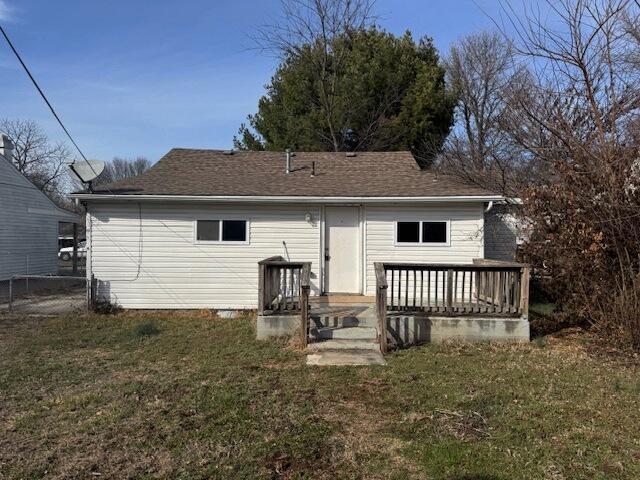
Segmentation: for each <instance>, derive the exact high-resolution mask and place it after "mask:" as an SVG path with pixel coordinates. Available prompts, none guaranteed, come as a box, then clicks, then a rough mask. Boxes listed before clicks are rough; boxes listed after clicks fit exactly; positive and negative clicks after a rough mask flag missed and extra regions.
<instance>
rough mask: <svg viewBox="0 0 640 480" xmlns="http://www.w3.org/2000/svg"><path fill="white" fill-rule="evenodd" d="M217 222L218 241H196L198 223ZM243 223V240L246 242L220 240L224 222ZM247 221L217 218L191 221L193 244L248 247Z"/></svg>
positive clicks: (233, 218) (236, 218)
mask: <svg viewBox="0 0 640 480" xmlns="http://www.w3.org/2000/svg"><path fill="white" fill-rule="evenodd" d="M215 221H217V222H219V225H218V238H219V239H220V240H198V222H215ZM233 221H237V222H245V238H246V240H243V241H240V240H223V239H222V224H223V223H224V222H233ZM249 223H250V221H249V219H248V218H238V217H227V216H217V217H215V218H213V217H212V218H196V219H194V220H193V243H194V244H196V245H249V243H250V242H249V240H250V239H249V232H250V228H249Z"/></svg>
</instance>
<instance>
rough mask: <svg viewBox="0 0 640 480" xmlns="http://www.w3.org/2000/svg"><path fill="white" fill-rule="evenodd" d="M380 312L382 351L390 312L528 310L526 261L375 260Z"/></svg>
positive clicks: (508, 313)
mask: <svg viewBox="0 0 640 480" xmlns="http://www.w3.org/2000/svg"><path fill="white" fill-rule="evenodd" d="M374 267H375V273H376V287H377V288H376V296H377V298H376V310H377V312H378V323H379V330H380V333H381V339H380V340H381V345H380V347H381V349H382V351H383V352H384V351H386V315H387V313H397V312H423V313H435V314H444V315H468V316H469V315H495V316H521V315H527V314H528V305H529V274H530V268H529V266H528V265H525V264H521V263H514V262H501V261H494V260H485V259H476V260H474V261H473V264H467V265H459V264H419V263H415V264H413V263H386V262H385V263H375V265H374Z"/></svg>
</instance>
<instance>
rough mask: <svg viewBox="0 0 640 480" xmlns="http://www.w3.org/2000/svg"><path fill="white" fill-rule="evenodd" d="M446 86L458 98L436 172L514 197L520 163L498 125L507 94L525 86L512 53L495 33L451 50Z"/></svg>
mask: <svg viewBox="0 0 640 480" xmlns="http://www.w3.org/2000/svg"><path fill="white" fill-rule="evenodd" d="M445 66H446V69H447V83H448V85H449V88H450V89H451V90H452V93H453V94H454V95H455V96H456V97H457V98H458V106H457V109H456V125H455V127H454V129H453V131H452V132H451V134H450V135H449V137H448V138H447V142H446V144H445V150H444V152H443V154H442V155H441V156H440V158H439V167H440V168H441V169H442V170H443V171H445V172H447V173H453V174H455V175H457V176H459V177H461V178H462V179H464V180H465V181H466V182H467V183H470V184H475V185H479V186H482V187H485V188H490V189H493V190H498V191H501V192H505V193H508V194H514V193H515V192H516V191H517V190H518V187H519V183H520V182H519V180H520V178H519V172H520V170H521V167H522V163H523V160H524V157H523V155H522V152H521V150H520V148H519V147H518V146H517V145H516V144H515V143H514V142H513V140H512V138H511V136H510V135H509V133H508V132H507V131H506V130H505V128H504V125H503V122H504V115H505V110H506V108H507V102H506V100H507V97H508V96H509V94H510V93H509V92H511V91H513V90H516V89H519V88H522V85H523V84H526V82H527V75H526V71H524V69H523V68H521V67H518V66H517V65H516V58H515V52H514V48H513V46H512V45H511V43H510V42H508V41H505V39H504V37H503V36H502V35H500V34H499V33H497V32H491V33H490V32H482V33H479V34H473V35H470V36H468V37H466V38H463V39H462V40H460V41H459V42H458V43H457V44H455V45H453V46H452V47H451V52H450V54H449V56H448V58H447V59H446V61H445Z"/></svg>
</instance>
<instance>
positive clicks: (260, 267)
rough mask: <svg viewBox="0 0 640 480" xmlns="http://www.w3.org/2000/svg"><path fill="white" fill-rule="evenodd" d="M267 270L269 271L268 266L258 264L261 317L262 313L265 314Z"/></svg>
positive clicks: (259, 312)
mask: <svg viewBox="0 0 640 480" xmlns="http://www.w3.org/2000/svg"><path fill="white" fill-rule="evenodd" d="M266 270H267V266H266V265H264V264H262V263H260V264H258V314H259V315H261V314H262V313H264V305H265V301H264V297H265V294H266V288H265V287H266V285H265V281H266V274H265V273H266Z"/></svg>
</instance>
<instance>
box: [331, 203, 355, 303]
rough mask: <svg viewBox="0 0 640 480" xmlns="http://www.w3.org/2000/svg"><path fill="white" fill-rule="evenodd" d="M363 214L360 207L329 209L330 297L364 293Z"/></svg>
mask: <svg viewBox="0 0 640 480" xmlns="http://www.w3.org/2000/svg"><path fill="white" fill-rule="evenodd" d="M359 213H360V209H359V207H326V210H325V283H324V285H325V291H326V293H360V219H359V217H360V214H359Z"/></svg>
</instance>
